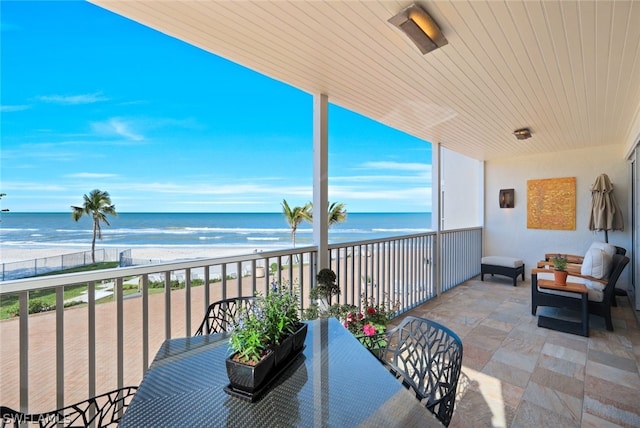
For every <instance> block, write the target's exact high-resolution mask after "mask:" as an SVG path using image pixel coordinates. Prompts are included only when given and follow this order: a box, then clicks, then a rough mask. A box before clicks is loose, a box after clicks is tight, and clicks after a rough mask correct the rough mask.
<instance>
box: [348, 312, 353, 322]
mask: <svg viewBox="0 0 640 428" xmlns="http://www.w3.org/2000/svg"><path fill="white" fill-rule="evenodd" d="M351 321H353V314H352V313H351V312H349V313H348V314H347V322H351Z"/></svg>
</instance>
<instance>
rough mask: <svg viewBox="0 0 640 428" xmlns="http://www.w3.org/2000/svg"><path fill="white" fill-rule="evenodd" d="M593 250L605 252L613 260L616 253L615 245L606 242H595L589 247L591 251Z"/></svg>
mask: <svg viewBox="0 0 640 428" xmlns="http://www.w3.org/2000/svg"><path fill="white" fill-rule="evenodd" d="M593 248H597V249H599V250H602V251H604V252H605V253H607V254H609V257H611V258H613V255H614V254H615V253H616V247H615V245H611V244H608V243H606V242H599V241H595V242H593V243H591V245H590V246H589V250H591V249H593Z"/></svg>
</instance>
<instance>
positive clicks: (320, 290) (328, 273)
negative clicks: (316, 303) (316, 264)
mask: <svg viewBox="0 0 640 428" xmlns="http://www.w3.org/2000/svg"><path fill="white" fill-rule="evenodd" d="M339 293H340V286H339V285H338V284H337V283H336V274H335V272H333V271H332V270H331V269H328V268H324V269H321V270H320V272H318V274H317V275H316V286H315V287H313V288H312V289H311V291H310V292H309V297H310V298H311V299H313V300H317V299H324V300H325V301H326V302H327V305H328V306H331V300H332V296H333V295H336V294H339Z"/></svg>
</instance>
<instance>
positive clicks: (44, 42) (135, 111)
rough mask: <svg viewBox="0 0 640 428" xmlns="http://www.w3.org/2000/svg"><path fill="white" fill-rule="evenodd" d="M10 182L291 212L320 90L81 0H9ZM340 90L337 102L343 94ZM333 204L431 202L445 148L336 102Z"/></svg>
mask: <svg viewBox="0 0 640 428" xmlns="http://www.w3.org/2000/svg"><path fill="white" fill-rule="evenodd" d="M0 8H1V9H0V25H1V27H0V28H1V33H0V43H1V46H0V48H1V50H0V55H1V56H0V78H1V86H0V115H1V116H0V138H1V158H0V163H1V164H0V166H1V171H0V192H2V193H6V194H7V195H6V196H5V197H4V198H2V208H8V209H10V210H11V211H13V212H64V211H69V210H70V208H69V207H70V205H79V204H81V202H82V195H83V194H85V193H88V192H90V191H91V190H93V189H100V190H105V191H108V192H109V193H110V194H111V197H112V202H113V203H114V204H115V205H116V210H117V211H118V212H278V211H280V210H281V207H280V203H281V201H282V199H287V201H288V202H289V204H290V205H302V204H304V203H305V202H307V201H310V200H311V199H312V147H313V142H312V127H313V122H312V112H313V109H312V107H313V106H312V104H313V97H312V95H311V94H308V93H306V92H302V91H300V90H297V89H295V88H293V87H291V86H288V85H286V84H284V83H281V82H278V81H275V80H273V79H270V78H268V77H265V76H262V75H260V74H257V73H255V72H253V71H251V70H248V69H246V68H244V67H242V66H239V65H236V64H233V63H231V62H229V61H227V60H224V59H222V58H219V57H217V56H216V55H213V54H211V53H208V52H205V51H203V50H201V49H198V48H196V47H194V46H191V45H188V44H186V43H184V42H181V41H179V40H176V39H174V38H171V37H169V36H166V35H164V34H162V33H159V32H157V31H155V30H152V29H149V28H147V27H144V26H143V25H141V24H138V23H136V22H133V21H130V20H128V19H126V18H124V17H121V16H119V15H115V14H113V13H111V12H109V11H106V10H104V9H101V8H99V7H98V6H95V5H92V4H89V3H85V2H77V1H61V2H57V1H45V2H32V1H21V2H12V1H10V2H7V1H4V0H3V1H1V2H0ZM329 101H331V99H329ZM329 121H330V125H329V200H330V201H339V202H344V203H345V204H346V207H347V210H348V211H350V212H429V211H431V166H430V163H431V144H429V143H427V142H425V141H422V140H418V139H416V138H413V137H411V136H409V135H406V134H403V133H401V132H398V131H395V130H393V129H391V128H388V127H386V126H384V125H381V124H379V123H377V122H374V121H372V120H369V119H367V118H364V117H362V116H360V115H358V114H355V113H353V112H350V111H347V110H345V109H343V108H341V107H338V106H335V105H331V106H330V109H329Z"/></svg>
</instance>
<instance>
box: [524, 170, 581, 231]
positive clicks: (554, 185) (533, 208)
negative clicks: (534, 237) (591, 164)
mask: <svg viewBox="0 0 640 428" xmlns="http://www.w3.org/2000/svg"><path fill="white" fill-rule="evenodd" d="M527 228H528V229H552V230H576V178H575V177H564V178H545V179H541V180H527Z"/></svg>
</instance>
